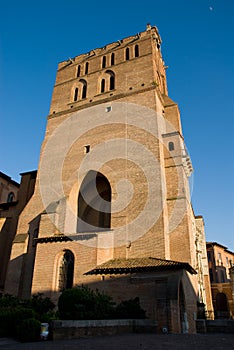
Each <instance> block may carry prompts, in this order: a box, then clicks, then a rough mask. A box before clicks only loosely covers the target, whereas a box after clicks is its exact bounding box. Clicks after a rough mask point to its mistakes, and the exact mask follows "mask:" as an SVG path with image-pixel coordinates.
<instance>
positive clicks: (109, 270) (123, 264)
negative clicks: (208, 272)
mask: <svg viewBox="0 0 234 350" xmlns="http://www.w3.org/2000/svg"><path fill="white" fill-rule="evenodd" d="M180 269H185V270H187V271H188V272H190V273H191V274H196V271H195V270H194V269H193V268H192V266H190V265H189V264H188V263H184V262H179V261H172V260H164V259H158V258H150V257H146V258H131V259H113V260H108V261H106V262H105V263H103V264H101V265H98V266H97V267H95V268H94V269H93V270H90V271H88V272H86V273H85V275H109V274H128V273H134V272H149V271H164V270H180Z"/></svg>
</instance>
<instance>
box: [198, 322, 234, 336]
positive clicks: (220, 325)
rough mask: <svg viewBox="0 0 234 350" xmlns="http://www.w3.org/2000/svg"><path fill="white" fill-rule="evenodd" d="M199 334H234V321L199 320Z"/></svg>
mask: <svg viewBox="0 0 234 350" xmlns="http://www.w3.org/2000/svg"><path fill="white" fill-rule="evenodd" d="M196 324H197V333H234V320H221V319H220V320H219V319H217V320H197V321H196Z"/></svg>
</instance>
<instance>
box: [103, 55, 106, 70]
mask: <svg viewBox="0 0 234 350" xmlns="http://www.w3.org/2000/svg"><path fill="white" fill-rule="evenodd" d="M102 68H106V56H103V57H102Z"/></svg>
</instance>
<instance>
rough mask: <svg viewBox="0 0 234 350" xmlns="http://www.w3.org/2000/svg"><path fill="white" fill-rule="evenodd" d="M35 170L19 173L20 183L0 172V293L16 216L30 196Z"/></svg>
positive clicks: (16, 219)
mask: <svg viewBox="0 0 234 350" xmlns="http://www.w3.org/2000/svg"><path fill="white" fill-rule="evenodd" d="M36 174H37V172H36V171H30V172H25V173H21V174H20V175H21V181H20V184H19V183H18V182H16V181H14V180H13V179H12V178H11V177H10V176H8V175H6V174H4V173H2V172H0V293H3V292H4V289H5V281H6V273H7V267H8V262H9V259H10V254H11V248H12V244H13V240H14V238H15V234H16V230H17V224H18V218H19V215H20V213H21V211H22V210H23V208H24V207H25V205H26V204H27V202H28V201H29V199H30V198H31V196H32V194H33V191H34V186H35V181H36Z"/></svg>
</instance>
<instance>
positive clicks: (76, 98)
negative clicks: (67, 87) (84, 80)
mask: <svg viewBox="0 0 234 350" xmlns="http://www.w3.org/2000/svg"><path fill="white" fill-rule="evenodd" d="M78 91H79V90H78V88H75V92H74V101H75V102H76V101H77V100H78Z"/></svg>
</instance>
